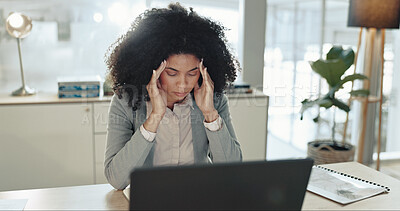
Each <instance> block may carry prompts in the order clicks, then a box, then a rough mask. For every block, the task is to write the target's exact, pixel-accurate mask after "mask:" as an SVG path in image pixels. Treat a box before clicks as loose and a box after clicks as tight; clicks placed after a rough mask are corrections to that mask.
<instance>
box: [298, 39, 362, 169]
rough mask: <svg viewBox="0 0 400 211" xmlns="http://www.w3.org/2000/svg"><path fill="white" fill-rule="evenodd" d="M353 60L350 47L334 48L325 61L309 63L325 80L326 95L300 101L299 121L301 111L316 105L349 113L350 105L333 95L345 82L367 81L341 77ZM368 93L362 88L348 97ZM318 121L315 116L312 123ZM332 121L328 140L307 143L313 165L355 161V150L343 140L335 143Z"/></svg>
mask: <svg viewBox="0 0 400 211" xmlns="http://www.w3.org/2000/svg"><path fill="white" fill-rule="evenodd" d="M354 57H355V55H354V51H353V50H352V49H351V48H349V49H346V50H344V49H343V48H342V47H341V46H333V47H332V48H331V49H330V50H329V52H328V54H327V55H326V59H319V60H317V61H313V62H310V65H311V68H312V70H313V71H314V72H316V73H318V74H319V75H320V76H321V77H322V78H324V79H325V80H326V82H327V83H328V85H329V90H328V93H326V94H325V95H321V97H319V98H317V99H314V100H312V99H305V100H303V101H302V102H301V103H302V107H301V110H300V113H301V117H300V119H303V114H304V111H306V110H307V109H309V108H311V107H314V106H318V108H321V107H323V108H325V109H326V110H329V109H332V108H333V109H336V108H338V109H340V110H342V111H345V112H349V111H350V107H349V105H347V104H346V103H345V102H343V101H342V100H341V99H338V98H337V96H336V93H337V92H338V91H339V90H340V89H342V88H343V85H344V84H345V83H347V82H350V81H354V80H365V79H368V78H367V77H366V76H364V75H362V74H352V75H347V76H344V74H345V72H346V71H347V70H348V69H349V68H350V66H351V65H352V64H353V63H354ZM368 94H369V91H368V90H363V89H361V90H354V91H351V92H350V95H351V96H368ZM333 116H335V115H333ZM319 119H320V118H319V114H318V116H317V117H316V118H314V119H313V120H314V122H318V121H319ZM332 122H333V123H332V128H331V129H332V130H331V131H332V134H331V139H330V140H329V139H328V140H315V141H311V142H309V143H308V146H307V147H308V149H307V155H308V156H309V157H311V158H313V159H314V161H315V164H322V163H335V162H345V161H351V160H353V159H354V152H355V147H354V146H353V145H351V144H348V143H345V142H344V141H343V142H338V141H337V140H336V139H335V127H336V122H335V118H333V121H332ZM343 140H344V139H343Z"/></svg>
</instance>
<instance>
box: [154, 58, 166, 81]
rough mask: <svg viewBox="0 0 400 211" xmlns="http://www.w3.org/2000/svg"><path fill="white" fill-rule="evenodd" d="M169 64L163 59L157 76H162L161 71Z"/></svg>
mask: <svg viewBox="0 0 400 211" xmlns="http://www.w3.org/2000/svg"><path fill="white" fill-rule="evenodd" d="M166 66H167V61H165V60H164V61H162V62H161V65H160V66H159V67H158V69H157V71H156V72H157V78H159V77H160V75H161V73H162V72H163V71H164V69H165V67H166Z"/></svg>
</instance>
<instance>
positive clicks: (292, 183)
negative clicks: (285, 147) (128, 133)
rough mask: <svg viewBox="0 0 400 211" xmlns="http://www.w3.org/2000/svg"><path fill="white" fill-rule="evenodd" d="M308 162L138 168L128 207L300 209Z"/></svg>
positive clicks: (256, 162)
mask: <svg viewBox="0 0 400 211" xmlns="http://www.w3.org/2000/svg"><path fill="white" fill-rule="evenodd" d="M312 165H313V160H312V159H295V160H276V161H254V162H241V163H229V164H213V165H201V166H198V165H197V166H196V165H195V166H180V167H157V168H139V169H136V170H134V171H133V172H132V174H131V185H130V193H129V198H130V202H129V208H130V209H131V210H143V209H151V210H155V209H174V210H176V209H179V210H182V209H183V210H192V209H195V210H198V209H213V210H215V209H225V210H234V209H241V210H249V209H263V210H265V209H267V210H268V209H269V210H300V209H301V207H302V204H303V199H304V195H305V192H306V188H307V184H308V180H309V177H310V173H311V168H312Z"/></svg>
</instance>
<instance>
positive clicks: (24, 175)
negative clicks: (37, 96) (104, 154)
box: [0, 103, 94, 191]
mask: <svg viewBox="0 0 400 211" xmlns="http://www.w3.org/2000/svg"><path fill="white" fill-rule="evenodd" d="M0 117H1V119H0V134H1V135H0V169H1V170H0V172H1V173H0V181H1V185H0V191H3V190H17V189H30V188H45V187H60V186H71V185H84V184H92V183H93V171H94V169H93V141H92V136H93V135H92V134H93V133H92V128H93V121H92V111H91V106H90V104H85V103H78V104H41V105H9V106H0Z"/></svg>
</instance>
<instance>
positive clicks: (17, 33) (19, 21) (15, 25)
mask: <svg viewBox="0 0 400 211" xmlns="http://www.w3.org/2000/svg"><path fill="white" fill-rule="evenodd" d="M6 30H7V32H8V33H9V34H10V35H11V36H13V37H15V38H24V37H26V36H28V34H29V33H30V32H31V30H32V19H31V18H29V17H28V16H26V15H23V14H21V13H18V12H13V13H11V14H10V15H9V16H8V18H7V20H6Z"/></svg>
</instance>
